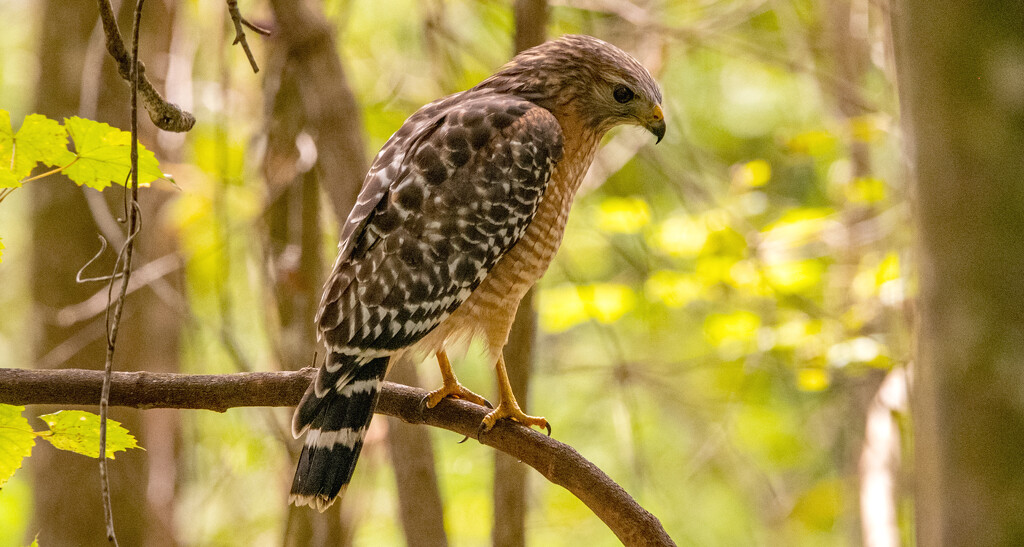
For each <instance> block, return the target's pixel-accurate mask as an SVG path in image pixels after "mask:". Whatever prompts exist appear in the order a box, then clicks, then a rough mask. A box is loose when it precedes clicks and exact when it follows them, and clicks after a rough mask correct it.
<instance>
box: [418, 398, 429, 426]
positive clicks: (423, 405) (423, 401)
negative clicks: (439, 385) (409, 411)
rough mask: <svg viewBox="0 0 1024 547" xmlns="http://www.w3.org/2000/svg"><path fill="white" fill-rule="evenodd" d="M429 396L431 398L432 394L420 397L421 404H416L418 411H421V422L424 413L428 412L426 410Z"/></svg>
mask: <svg viewBox="0 0 1024 547" xmlns="http://www.w3.org/2000/svg"><path fill="white" fill-rule="evenodd" d="M429 398H430V394H427V395H424V396H423V397H421V398H420V402H419V404H418V405H416V411H417V412H419V415H420V421H421V422H422V421H423V413H424V412H426V410H427V408H428V407H427V399H429Z"/></svg>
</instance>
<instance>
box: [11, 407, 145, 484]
mask: <svg viewBox="0 0 1024 547" xmlns="http://www.w3.org/2000/svg"><path fill="white" fill-rule="evenodd" d="M24 411H25V407H23V406H13V405H3V404H0V488H2V487H3V485H4V484H5V483H6V482H7V480H8V479H10V478H11V477H12V476H14V473H15V471H17V470H18V469H20V468H21V464H22V461H23V460H24V459H25V458H27V457H28V456H29V455H30V454H31V453H32V447H33V446H35V444H36V439H37V438H39V439H43V440H46V441H48V442H49V443H50V444H52V445H53V446H54V447H55V448H59V449H61V450H68V451H70V452H74V453H76V454H82V455H84V456H89V457H90V458H98V457H99V454H100V449H99V446H100V417H99V416H97V415H96V414H93V413H91V412H85V411H83V410H61V411H58V412H54V413H52V414H44V415H42V416H40V417H39V418H40V419H41V420H43V422H45V423H46V425H47V427H48V428H49V429H48V430H45V431H35V430H34V429H32V426H31V425H29V423H28V419H26V418H25V417H24V416H22V415H21V413H22V412H24ZM129 448H142V447H140V446H139V444H138V442H136V440H135V437H134V436H133V435H132V434H131V433H129V432H128V430H127V429H125V428H124V427H123V426H121V424H120V423H119V422H116V421H114V420H107V457H108V458H110V459H114V454H115V453H116V452H118V451H122V450H128V449H129Z"/></svg>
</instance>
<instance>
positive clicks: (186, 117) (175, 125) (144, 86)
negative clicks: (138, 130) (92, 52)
mask: <svg viewBox="0 0 1024 547" xmlns="http://www.w3.org/2000/svg"><path fill="white" fill-rule="evenodd" d="M97 4H98V5H99V10H100V21H102V22H103V33H104V34H106V36H107V51H108V52H109V53H110V56H111V57H113V58H114V62H115V63H117V72H118V74H120V75H121V77H122V78H124V80H125V81H126V82H130V81H131V77H132V57H131V55H129V54H128V50H127V49H125V47H124V40H122V39H121V30H120V29H119V28H118V27H117V16H116V15H114V8H113V6H111V5H110V0H97ZM139 94H140V95H142V101H143V103H144V104H145V105H146V110H147V111H148V112H149V119H150V120H152V121H153V124H154V125H156V126H157V127H159V128H160V129H163V130H164V131H174V132H175V133H184V132H185V131H188V130H189V129H192V126H193V125H195V123H196V117H195V116H193V115H192V114H191V113H190V112H188V111H186V110H183V109H182V108H181V107H180V106H178V105H176V104H174V103H171V102H167V100H166V99H164V98H163V96H162V95H160V92H159V91H157V90H156V88H154V87H153V84H152V83H150V81H149V78H147V77H146V67H145V66H144V65H143V64H142V62H141V61H140V62H139Z"/></svg>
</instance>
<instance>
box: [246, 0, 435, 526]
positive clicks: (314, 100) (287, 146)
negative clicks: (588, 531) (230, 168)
mask: <svg viewBox="0 0 1024 547" xmlns="http://www.w3.org/2000/svg"><path fill="white" fill-rule="evenodd" d="M272 5H273V7H274V10H275V16H276V19H277V22H278V24H279V26H280V30H281V32H280V35H279V36H278V39H277V40H275V41H274V45H273V49H274V51H275V53H274V55H275V56H277V57H278V60H277V65H276V66H278V67H279V68H278V69H277V70H276V71H275V68H274V67H273V66H272V67H271V70H268V71H267V74H270V76H269V78H270V80H271V81H270V82H269V85H268V88H272V89H273V93H272V95H273V103H272V104H273V107H272V108H273V111H272V112H271V114H270V116H271V118H270V120H268V124H269V127H270V130H269V137H270V138H269V146H268V155H267V158H266V161H265V164H264V172H265V174H266V176H267V182H268V184H269V186H270V190H271V191H270V194H271V196H272V197H273V198H274V199H275V202H274V205H273V206H272V207H271V210H270V215H269V218H270V224H271V226H270V235H271V241H270V248H271V253H270V257H271V259H272V261H273V263H274V264H275V266H276V268H275V269H276V274H277V275H276V278H277V284H276V293H277V297H278V312H279V316H280V318H281V333H282V336H281V341H282V344H281V347H282V357H283V358H284V361H283V362H288V363H302V364H305V363H308V362H309V361H308V357H306V358H303V357H302V354H304V353H309V352H310V351H311V350H313V349H314V348H315V346H314V340H315V339H316V338H315V332H314V331H313V322H312V319H313V316H314V315H315V313H316V307H317V305H318V303H319V291H320V286H321V285H322V277H321V273H320V272H322V271H323V264H322V261H321V260H320V259H319V252H320V249H321V245H320V239H319V235H318V234H319V233H320V232H319V229H320V228H319V218H320V217H319V214H318V212H319V211H318V196H317V192H316V189H317V185H319V187H320V188H322V189H323V191H324V193H325V194H327V196H328V200H329V202H330V204H331V206H332V208H333V210H334V213H335V215H336V216H337V217H338V221H339V224H341V223H343V222H344V221H345V219H346V218H347V217H348V213H349V210H350V209H351V207H352V205H353V204H354V203H355V197H356V195H358V193H359V190H360V188H361V186H362V182H363V176H364V175H365V173H366V171H367V170H368V169H369V166H368V165H367V162H366V147H365V144H364V143H363V139H362V122H361V120H360V113H359V106H358V104H357V103H356V101H355V96H354V94H353V93H352V90H351V89H350V88H349V86H348V83H347V80H346V78H345V73H344V69H343V66H342V64H341V58H340V57H339V56H338V53H337V50H336V49H335V41H334V37H333V33H332V32H331V31H330V27H329V25H328V23H327V21H326V19H325V18H324V17H323V14H322V13H321V12H320V8H319V7H316V5H315V3H311V2H304V3H302V4H300V5H299V6H298V7H296V5H294V4H291V3H286V4H282V3H280V2H272ZM268 104H270V101H268ZM300 134H305V135H307V136H310V137H312V142H313V144H314V146H315V147H316V158H317V161H316V164H315V165H314V166H312V169H309V170H308V171H306V172H305V173H302V172H301V167H299V164H300V163H301V162H300V161H299V160H300V154H299V150H298V148H297V147H296V143H297V142H299V140H298V139H299V136H300ZM307 154H308V151H307ZM288 249H297V250H299V253H298V256H299V259H298V261H295V262H294V263H293V264H286V263H285V262H287V257H288V256H291V255H294V253H289V252H286V251H287V250H288ZM411 366H412V365H411V364H408V363H407V364H405V365H404V366H400V367H396V369H402V370H395V371H394V372H393V375H395V374H397V375H398V377H399V381H406V380H411V383H412V384H413V385H415V383H416V381H415V370H414V369H412V368H411ZM403 375H404V376H403ZM430 443H431V441H430V436H429V434H428V433H427V432H426V431H424V430H423V429H422V428H418V427H416V426H412V425H408V424H404V423H400V422H398V421H396V420H393V421H392V423H391V424H390V427H389V434H388V445H389V450H390V453H391V460H392V464H393V466H394V468H395V474H396V476H397V477H398V480H397V486H398V497H399V509H400V511H399V518H400V520H401V522H402V527H403V530H404V531H405V534H406V541H407V543H409V544H410V545H446V544H447V538H446V536H445V533H444V513H443V505H442V504H441V495H440V491H439V489H438V486H437V476H436V472H435V470H434V457H433V453H434V452H433V447H432V446H431V444H430ZM295 448H296V451H295V453H296V456H297V448H298V445H296V446H295ZM366 463H367V462H364V464H363V465H366ZM339 507H340V505H339ZM339 514H340V515H341V516H340V517H339ZM345 515H346V513H345V512H344V511H341V512H340V513H339V512H338V511H336V510H335V511H331V512H328V513H325V514H323V515H320V514H316V513H315V512H313V511H310V510H308V509H305V508H291V510H290V512H289V525H288V530H289V537H288V539H287V540H286V542H287V543H288V544H295V545H305V544H311V543H312V544H333V545H337V544H339V543H342V544H347V543H350V542H351V531H352V530H351V525H350V524H348V523H346V522H345Z"/></svg>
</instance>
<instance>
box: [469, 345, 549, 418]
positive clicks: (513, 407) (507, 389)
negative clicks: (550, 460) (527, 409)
mask: <svg viewBox="0 0 1024 547" xmlns="http://www.w3.org/2000/svg"><path fill="white" fill-rule="evenodd" d="M496 368H497V370H498V408H496V409H494V410H493V411H491V413H490V414H488V415H486V416H484V421H483V422H482V423H481V424H480V429H481V430H482V431H484V432H487V431H490V430H491V428H492V427H494V424H495V423H497V422H498V420H500V419H502V418H512V419H513V420H515V421H517V422H519V423H521V424H523V425H525V426H527V427H543V428H545V429H547V430H548V435H550V434H551V426H550V425H548V421H547V420H545V419H544V418H541V417H539V416H527V415H526V413H524V412H523V410H522V409H521V408H519V403H518V402H517V401H516V395H515V393H512V386H511V385H510V384H509V382H508V372H506V371H505V357H504V356H502V355H498V365H497V367H496Z"/></svg>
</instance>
